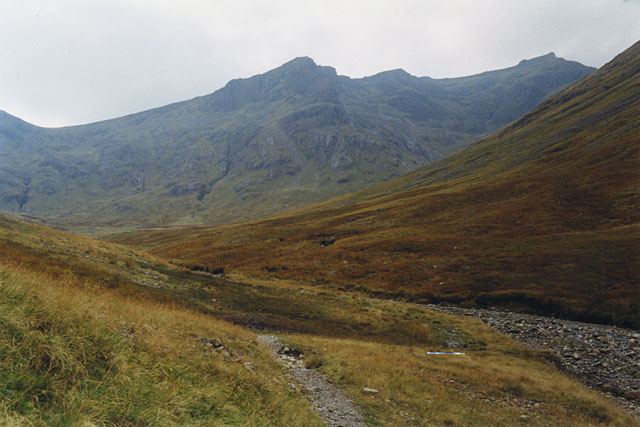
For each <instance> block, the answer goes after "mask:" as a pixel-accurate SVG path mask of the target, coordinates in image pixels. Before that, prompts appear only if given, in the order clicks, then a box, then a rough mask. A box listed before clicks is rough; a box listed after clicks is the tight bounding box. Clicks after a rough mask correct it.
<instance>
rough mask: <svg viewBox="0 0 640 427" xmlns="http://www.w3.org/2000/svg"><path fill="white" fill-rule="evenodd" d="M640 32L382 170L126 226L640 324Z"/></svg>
mask: <svg viewBox="0 0 640 427" xmlns="http://www.w3.org/2000/svg"><path fill="white" fill-rule="evenodd" d="M639 142H640V42H638V43H636V44H634V45H633V46H632V47H630V48H629V49H627V50H626V51H624V52H623V53H621V54H620V55H618V56H617V57H616V58H614V59H613V60H612V61H611V62H610V63H608V64H606V65H605V66H603V67H602V68H601V69H599V70H597V71H596V72H594V73H592V74H591V75H589V76H587V77H586V78H584V79H582V80H581V81H579V82H578V83H576V84H573V85H572V86H570V87H568V88H566V89H564V90H562V91H560V92H559V93H558V94H556V95H555V96H553V97H551V98H550V99H548V100H547V101H545V102H543V103H542V104H540V105H539V106H538V107H536V108H535V109H534V110H532V111H531V112H530V113H528V114H526V115H525V116H523V117H522V118H521V119H519V120H517V121H516V122H514V123H512V124H511V125H509V126H507V127H505V128H504V129H502V130H500V131H498V132H496V133H493V134H492V135H490V136H488V137H487V138H485V139H483V140H481V141H478V142H477V143H475V144H473V145H471V146H469V147H467V148H464V149H462V150H461V151H459V152H457V153H455V154H453V155H451V156H449V157H447V158H445V159H443V160H442V161H440V162H438V163H436V164H433V165H431V166H428V167H425V168H423V169H419V170H417V171H415V172H413V173H411V174H409V175H407V176H405V177H402V178H399V179H395V180H393V181H389V182H388V183H386V184H383V185H381V186H377V187H374V188H371V189H368V190H364V191H361V192H358V193H355V194H352V195H348V196H344V197H340V198H337V199H333V200H330V201H328V202H324V203H321V204H317V205H313V206H311V207H309V208H303V209H300V210H297V211H292V212H288V213H285V214H281V215H277V216H273V217H270V218H267V219H264V220H260V221H254V222H247V223H241V224H234V225H228V226H218V227H209V228H207V227H190V228H183V229H170V230H153V231H140V232H137V233H132V234H126V235H122V236H118V237H117V238H115V240H116V241H118V242H121V243H126V244H129V245H134V246H138V247H142V248H145V249H147V250H149V251H150V252H152V253H153V254H156V255H160V256H162V257H165V258H167V259H173V260H177V261H178V262H180V263H181V264H183V265H185V266H188V267H191V268H202V269H205V268H206V269H209V270H214V269H224V271H225V272H227V273H232V274H238V275H243V276H245V277H250V276H251V277H258V278H280V279H289V280H294V281H297V282H298V283H306V284H311V285H317V286H320V287H324V288H338V289H352V290H360V291H366V292H368V293H370V294H373V295H378V296H384V297H389V298H402V299H407V300H412V301H419V302H447V303H457V304H463V305H464V304H466V305H479V306H507V307H509V308H512V309H520V310H527V311H536V312H543V313H547V314H553V315H558V316H563V317H568V318H574V319H581V320H588V321H596V322H605V323H613V324H618V325H622V326H631V327H634V328H640V285H639V284H640V273H639V272H640V268H638V267H639V266H640V230H639V227H638V225H639V216H640V210H639V209H638V207H639V203H638V201H639V186H640V156H639V152H638V149H639V146H640V144H639Z"/></svg>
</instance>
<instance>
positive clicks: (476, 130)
mask: <svg viewBox="0 0 640 427" xmlns="http://www.w3.org/2000/svg"><path fill="white" fill-rule="evenodd" d="M591 71H593V69H592V68H590V67H585V66H583V65H581V64H578V63H576V62H571V61H565V60H563V59H560V58H556V57H555V55H553V54H549V55H545V56H543V57H539V58H534V59H531V60H528V61H522V62H521V63H520V64H518V65H517V66H514V67H510V68H507V69H504V70H497V71H492V72H487V73H483V74H479V75H476V76H470V77H464V78H456V79H443V80H435V79H430V78H426V77H423V78H419V77H415V76H411V75H410V74H408V73H406V72H404V71H402V70H395V71H390V72H385V73H380V74H378V75H375V76H372V77H367V78H363V79H350V78H348V77H345V76H339V75H337V73H336V71H335V70H334V69H333V68H331V67H323V66H318V65H316V64H315V63H314V62H313V61H312V60H311V59H309V58H297V59H295V60H293V61H290V62H288V63H286V64H284V65H283V66H281V67H279V68H277V69H275V70H271V71H269V72H267V73H265V74H262V75H257V76H254V77H252V78H249V79H238V80H233V81H231V82H229V84H227V85H226V86H225V87H224V88H222V89H220V90H218V91H216V92H214V93H212V94H210V95H207V96H203V97H198V98H195V99H192V100H189V101H185V102H180V103H176V104H172V105H168V106H165V107H161V108H157V109H153V110H149V111H144V112H141V113H138V114H133V115H130V116H126V117H122V118H118V119H114V120H108V121H104V122H99V123H92V124H88V125H84V126H74V127H68V128H60V129H43V128H39V127H36V126H32V125H30V124H28V123H25V122H23V121H21V120H19V119H17V118H15V117H12V116H10V115H8V114H6V113H4V112H0V209H2V210H10V211H19V212H23V213H29V214H32V215H37V216H41V217H43V216H44V217H50V218H51V217H56V218H59V219H60V218H61V219H62V220H64V221H62V222H64V223H68V224H71V225H75V226H90V227H97V226H102V227H126V226H137V225H145V226H149V225H156V226H157V225H168V224H174V225H175V224H182V225H188V224H198V223H202V222H209V223H211V222H225V221H226V222H231V221H238V220H239V219H246V218H259V217H262V216H265V215H267V214H273V213H275V212H279V211H282V210H285V209H291V208H295V207H299V206H302V205H305V204H309V203H312V202H318V201H321V200H326V199H327V198H329V197H333V196H336V195H340V194H345V193H349V192H352V191H356V190H359V189H362V188H364V187H365V186H368V185H372V184H376V183H380V182H383V181H385V180H388V179H390V178H392V177H396V176H399V175H402V174H405V173H407V172H409V171H412V170H415V169H416V168H418V167H420V166H423V165H425V164H428V163H430V162H433V161H435V160H437V159H439V158H441V157H443V156H444V155H446V154H448V153H451V152H452V151H454V150H455V149H457V148H459V147H462V146H464V145H466V144H468V143H471V142H472V141H474V140H476V139H477V138H480V137H482V136H484V135H486V134H488V133H489V132H491V131H494V130H496V129H498V128H499V127H501V126H503V125H505V124H507V123H509V122H511V121H513V120H515V119H516V118H518V117H520V116H521V115H522V114H524V113H525V112H527V111H529V110H530V109H531V108H532V107H533V106H535V105H536V104H537V103H538V102H540V101H541V100H542V99H544V98H546V97H547V96H549V95H550V94H551V93H553V92H555V91H557V90H559V89H560V88H562V87H564V86H566V85H567V84H570V83H572V82H574V81H576V80H578V79H579V78H581V77H583V76H584V75H586V74H588V73H590V72H591ZM58 223H60V222H58Z"/></svg>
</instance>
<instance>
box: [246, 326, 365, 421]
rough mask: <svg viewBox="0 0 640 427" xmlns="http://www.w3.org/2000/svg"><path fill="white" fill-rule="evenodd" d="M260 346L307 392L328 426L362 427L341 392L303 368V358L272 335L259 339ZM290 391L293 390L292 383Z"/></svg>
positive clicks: (321, 376) (356, 410)
mask: <svg viewBox="0 0 640 427" xmlns="http://www.w3.org/2000/svg"><path fill="white" fill-rule="evenodd" d="M258 339H259V340H260V342H262V343H263V344H265V345H266V346H267V347H269V348H270V349H271V350H272V351H273V354H274V356H275V358H276V359H277V360H278V361H279V362H281V363H282V364H284V365H285V366H286V367H287V368H288V369H289V371H290V373H291V375H292V376H293V378H295V381H296V382H297V383H298V384H300V385H302V386H303V387H304V388H305V389H307V390H308V391H309V400H311V403H312V405H313V409H314V410H315V411H316V412H317V413H318V414H319V415H320V416H321V417H322V418H323V419H324V421H325V424H327V425H329V426H336V427H337V426H343V427H360V426H362V427H364V426H365V423H364V422H363V420H362V415H361V414H360V411H359V410H358V408H357V407H356V406H355V405H354V404H353V402H352V401H351V399H349V398H348V397H346V396H345V395H344V394H343V393H342V390H340V389H339V388H338V387H336V386H335V385H333V384H331V383H330V382H328V381H327V380H326V379H325V378H324V376H323V375H322V374H321V373H319V372H318V371H314V370H313V369H308V368H305V367H304V364H303V363H302V359H303V356H302V354H301V353H300V352H299V351H297V350H294V349H290V348H289V347H287V346H284V345H282V344H281V343H279V342H278V337H276V336H274V335H258ZM291 386H292V387H295V385H294V384H293V383H291Z"/></svg>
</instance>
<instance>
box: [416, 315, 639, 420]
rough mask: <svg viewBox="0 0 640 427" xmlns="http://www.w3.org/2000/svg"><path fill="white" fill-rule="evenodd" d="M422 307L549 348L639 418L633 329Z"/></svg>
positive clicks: (560, 362) (559, 363) (636, 334)
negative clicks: (481, 324)
mask: <svg viewBox="0 0 640 427" xmlns="http://www.w3.org/2000/svg"><path fill="white" fill-rule="evenodd" d="M423 307H426V308H429V309H431V310H436V311H440V312H445V313H450V314H455V315H463V316H471V317H475V318H477V319H480V320H482V321H483V322H485V323H486V324H488V325H490V326H493V327H495V328H496V329H498V330H499V331H500V332H503V333H505V334H507V335H509V336H511V337H512V338H514V339H516V340H518V341H519V342H521V343H523V344H525V345H527V346H529V347H532V348H537V349H551V350H553V351H554V352H555V354H556V355H557V359H556V365H557V366H558V367H559V368H560V369H562V370H563V371H565V372H567V373H569V374H570V375H572V376H574V377H576V378H578V379H579V380H580V381H582V382H583V383H585V384H586V385H587V386H589V387H592V388H594V389H597V390H600V391H602V392H605V393H606V394H608V395H609V396H610V397H611V398H613V399H615V400H616V401H617V402H618V404H619V405H620V406H622V407H623V408H624V409H626V410H628V411H629V412H631V413H632V414H634V415H636V416H638V417H640V333H639V332H638V331H634V330H630V329H622V328H617V327H615V326H606V325H597V324H591V323H582V322H574V321H570V320H562V319H555V318H550V317H543V316H534V315H529V314H521V313H512V312H506V311H496V310H486V309H472V308H458V307H448V306H439V305H424V306H423Z"/></svg>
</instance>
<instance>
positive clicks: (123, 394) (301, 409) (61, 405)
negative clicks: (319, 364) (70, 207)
mask: <svg viewBox="0 0 640 427" xmlns="http://www.w3.org/2000/svg"><path fill="white" fill-rule="evenodd" d="M14 225H16V227H22V226H24V225H23V224H19V223H15V224H14ZM25 229H27V230H29V231H30V232H31V233H33V235H31V236H30V235H29V234H28V233H22V234H16V233H14V234H12V236H11V237H10V238H9V239H7V238H6V236H5V239H6V240H5V239H3V243H4V245H5V246H11V245H10V244H11V243H16V241H20V242H21V243H23V244H26V243H27V242H28V241H29V240H30V237H33V236H36V235H40V237H42V239H43V241H44V242H45V243H46V244H47V245H48V246H53V245H56V244H58V243H61V239H67V242H66V244H64V246H60V248H58V249H63V252H64V251H69V252H71V249H72V248H76V245H79V246H84V244H87V246H86V248H90V249H99V248H102V249H103V250H104V251H105V253H109V254H110V258H107V259H116V260H118V261H125V260H126V252H127V251H128V249H126V248H120V247H117V246H113V245H107V246H104V244H103V243H100V242H94V241H89V240H86V239H83V238H80V239H76V237H75V236H69V235H67V236H65V235H63V234H59V233H56V232H51V234H49V235H46V234H40V233H41V232H42V231H43V230H44V229H41V228H37V227H36V228H33V227H30V226H26V227H25ZM13 230H16V228H14V229H13ZM35 241H38V240H35ZM108 246H111V247H110V248H109V247H108ZM21 249H22V250H21V251H16V252H14V253H13V256H12V257H10V258H8V257H6V258H5V257H3V258H1V259H0V293H1V294H2V300H1V301H0V306H1V310H0V342H1V344H2V345H1V346H0V397H1V399H0V401H2V405H0V422H1V423H2V424H3V425H12V424H14V425H23V424H36V425H56V424H64V425H86V424H117V425H122V424H127V425H184V424H190V425H212V424H216V425H275V424H280V423H285V424H287V425H321V422H320V420H319V418H318V417H317V415H315V413H313V411H311V409H310V408H309V406H308V403H307V401H306V399H305V397H304V396H303V395H302V394H300V393H295V392H292V391H291V390H290V389H289V387H288V386H287V382H286V380H285V379H284V377H283V373H284V372H283V370H282V368H281V367H280V366H279V365H277V364H276V363H275V362H274V361H273V360H272V358H271V357H270V355H269V354H268V353H267V351H266V350H265V349H264V348H263V347H262V346H260V345H259V344H258V342H257V341H256V338H255V335H254V334H253V333H251V332H250V331H248V330H247V329H245V328H241V327H238V326H234V325H232V324H229V323H228V322H225V321H222V320H219V319H215V318H213V317H211V316H208V315H205V314H202V313H200V312H197V311H194V310H192V309H189V308H187V307H186V304H185V303H180V302H179V301H176V302H175V303H172V302H169V300H168V298H166V296H161V298H155V297H154V295H153V294H152V293H141V292H139V291H136V290H135V289H133V290H131V289H127V286H126V285H125V284H123V285H121V286H119V287H115V288H114V287H109V286H105V284H104V282H103V281H101V280H99V279H98V278H99V277H100V273H101V271H100V270H98V271H95V272H94V274H93V275H87V274H83V275H82V276H77V275H76V274H74V273H73V269H74V268H77V267H78V266H77V265H75V264H74V263H73V261H72V260H73V259H74V258H75V257H71V258H70V259H67V262H69V263H70V264H69V265H66V266H64V265H63V266H58V265H57V264H56V262H57V261H61V260H60V259H58V258H57V256H56V255H55V251H52V257H50V258H49V259H47V258H46V257H45V258H42V259H41V260H40V262H38V263H36V264H34V263H32V260H31V259H30V258H29V257H26V260H22V261H21V260H20V259H19V257H20V256H23V255H25V254H28V250H27V249H29V250H33V249H34V248H32V247H28V246H23V247H22V248H21ZM109 249H111V250H112V251H113V252H110V251H109ZM119 251H121V252H120V253H119ZM5 253H6V252H5ZM83 253H84V252H83ZM103 261H104V262H107V265H108V266H109V265H117V263H116V264H109V263H108V261H107V260H103ZM128 262H130V263H131V264H132V265H133V263H135V262H136V260H135V259H129V260H128ZM56 266H58V267H61V268H62V267H63V268H66V269H65V270H63V271H62V272H60V271H58V269H56V268H54V267H56ZM80 266H82V264H80ZM123 266H124V263H123ZM79 270H80V271H83V272H85V273H86V265H85V266H84V268H80V269H79ZM134 284H135V282H134ZM202 338H217V339H219V340H221V341H222V343H223V344H224V347H225V349H224V350H219V351H214V350H213V349H207V348H206V347H205V346H204V345H203V342H202Z"/></svg>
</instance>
